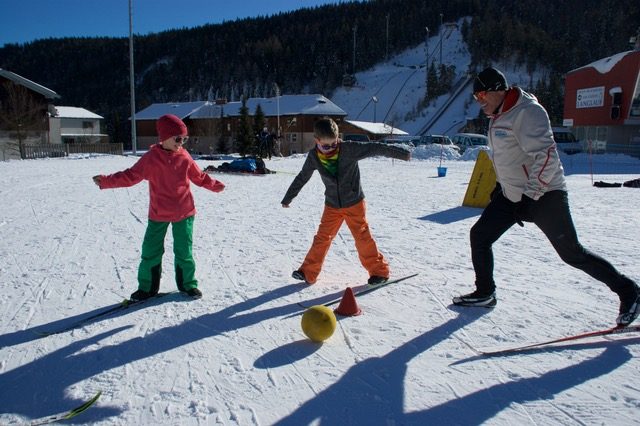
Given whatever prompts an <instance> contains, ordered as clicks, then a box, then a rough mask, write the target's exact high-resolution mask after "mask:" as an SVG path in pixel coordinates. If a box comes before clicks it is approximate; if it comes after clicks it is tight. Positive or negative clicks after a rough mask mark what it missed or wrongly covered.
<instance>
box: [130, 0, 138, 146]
mask: <svg viewBox="0 0 640 426" xmlns="http://www.w3.org/2000/svg"><path fill="white" fill-rule="evenodd" d="M132 3H133V0H129V90H130V91H131V151H133V155H136V149H137V143H136V88H135V81H134V72H133V7H132Z"/></svg>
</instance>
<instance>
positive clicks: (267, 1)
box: [0, 0, 345, 46]
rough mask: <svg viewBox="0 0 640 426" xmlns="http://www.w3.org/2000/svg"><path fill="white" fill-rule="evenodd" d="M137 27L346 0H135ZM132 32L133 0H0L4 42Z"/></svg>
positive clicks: (146, 29) (156, 28)
mask: <svg viewBox="0 0 640 426" xmlns="http://www.w3.org/2000/svg"><path fill="white" fill-rule="evenodd" d="M132 2H133V31H134V33H135V34H148V33H152V32H160V31H164V30H168V29H173V28H185V27H186V28H191V27H195V26H199V25H204V24H207V23H220V22H223V21H233V20H235V19H237V18H246V17H255V16H269V15H273V14H276V13H278V12H286V11H291V10H296V9H300V8H303V7H313V6H321V5H325V4H335V3H344V2H345V0H132ZM74 36H81V37H92V36H112V37H128V36H129V0H0V46H3V45H5V44H7V43H25V42H30V41H33V40H36V39H40V38H49V37H54V38H58V37H74Z"/></svg>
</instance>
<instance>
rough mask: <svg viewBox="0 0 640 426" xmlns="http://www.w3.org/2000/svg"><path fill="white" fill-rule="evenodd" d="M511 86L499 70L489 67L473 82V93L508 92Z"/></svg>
mask: <svg viewBox="0 0 640 426" xmlns="http://www.w3.org/2000/svg"><path fill="white" fill-rule="evenodd" d="M508 88H509V85H508V84H507V79H506V78H505V77H504V74H502V73H501V72H500V71H499V70H497V69H495V68H493V67H489V68H485V69H484V70H482V72H481V73H480V74H478V75H477V76H476V78H475V80H473V93H476V92H483V91H487V92H496V91H498V90H507V89H508Z"/></svg>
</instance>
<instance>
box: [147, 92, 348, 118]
mask: <svg viewBox="0 0 640 426" xmlns="http://www.w3.org/2000/svg"><path fill="white" fill-rule="evenodd" d="M258 105H260V108H261V109H262V112H263V113H264V115H265V116H266V117H275V116H277V115H330V116H342V117H344V116H346V115H347V113H346V112H345V111H344V110H343V109H342V108H340V107H339V106H338V105H336V104H334V103H333V102H331V101H330V100H329V99H327V98H326V97H324V96H322V95H317V94H316V95H282V96H279V97H275V98H249V99H247V108H248V109H249V115H254V114H255V112H256V109H257V108H258ZM240 108H242V102H240V101H235V102H226V103H213V102H207V101H200V102H185V103H165V104H152V105H150V106H149V107H147V108H145V109H143V110H142V111H140V112H137V113H136V119H137V120H156V119H158V118H160V117H161V116H162V115H164V114H174V115H177V116H178V117H180V118H181V119H185V118H190V119H204V118H219V117H220V116H221V115H222V116H224V117H235V116H239V115H240Z"/></svg>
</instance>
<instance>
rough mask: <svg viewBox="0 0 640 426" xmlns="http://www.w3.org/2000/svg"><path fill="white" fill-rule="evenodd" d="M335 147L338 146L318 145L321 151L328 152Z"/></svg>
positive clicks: (332, 144) (335, 143) (334, 144)
mask: <svg viewBox="0 0 640 426" xmlns="http://www.w3.org/2000/svg"><path fill="white" fill-rule="evenodd" d="M337 146H338V142H334V143H331V144H328V145H320V148H322V150H323V151H329V150H332V149H334V148H335V147H337Z"/></svg>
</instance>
